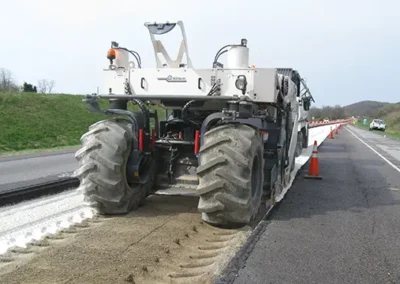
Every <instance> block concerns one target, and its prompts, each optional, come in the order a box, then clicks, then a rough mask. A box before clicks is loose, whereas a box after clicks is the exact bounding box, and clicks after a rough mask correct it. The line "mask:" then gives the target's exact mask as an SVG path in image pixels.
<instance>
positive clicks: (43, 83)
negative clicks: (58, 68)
mask: <svg viewBox="0 0 400 284" xmlns="http://www.w3.org/2000/svg"><path fill="white" fill-rule="evenodd" d="M55 84H56V82H55V81H54V80H50V81H49V80H46V79H41V80H39V81H38V92H39V93H42V94H45V93H51V92H52V91H53V89H54V85H55Z"/></svg>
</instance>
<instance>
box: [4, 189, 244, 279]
mask: <svg viewBox="0 0 400 284" xmlns="http://www.w3.org/2000/svg"><path fill="white" fill-rule="evenodd" d="M197 202H198V198H195V197H183V196H180V197H173V196H151V197H149V198H148V201H147V204H146V205H145V206H144V207H141V208H140V209H139V210H137V211H135V212H132V213H130V214H128V215H124V216H118V217H108V218H106V217H99V218H95V219H92V220H88V221H89V222H86V223H83V224H81V225H76V226H74V227H71V228H69V229H68V230H66V231H63V232H61V233H58V234H57V235H54V236H53V237H51V238H47V239H45V240H43V241H41V242H38V243H36V244H34V245H30V246H28V248H27V249H17V250H14V251H13V252H11V253H10V254H9V255H7V256H4V257H2V259H0V282H1V283H4V284H8V283H10V284H13V283H18V284H19V283H30V284H31V283H32V284H33V283H41V284H46V283H52V284H53V283H149V284H150V283H188V284H190V283H212V281H213V279H214V276H215V275H217V274H219V273H220V272H221V270H222V269H223V268H224V267H225V266H226V264H227V262H228V261H229V260H230V259H231V257H232V256H233V255H234V254H235V252H236V251H237V250H238V249H239V247H240V246H241V245H242V244H243V242H244V241H245V240H246V238H247V236H248V234H249V233H250V230H251V229H250V227H245V228H241V229H235V230H232V229H231V230H227V229H220V228H215V227H212V226H210V225H208V224H206V223H203V222H202V221H201V217H200V214H199V213H198V212H197Z"/></svg>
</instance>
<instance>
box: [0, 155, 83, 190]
mask: <svg viewBox="0 0 400 284" xmlns="http://www.w3.org/2000/svg"><path fill="white" fill-rule="evenodd" d="M75 151H76V150H64V151H58V152H54V153H42V154H27V155H19V156H9V157H2V158H0V192H1V191H5V190H11V189H16V188H19V187H23V186H28V185H34V184H38V183H41V182H47V181H54V180H57V179H60V178H63V177H68V176H70V175H71V174H72V173H73V171H74V170H75V169H76V168H77V166H78V163H77V161H76V160H75V158H74V153H75Z"/></svg>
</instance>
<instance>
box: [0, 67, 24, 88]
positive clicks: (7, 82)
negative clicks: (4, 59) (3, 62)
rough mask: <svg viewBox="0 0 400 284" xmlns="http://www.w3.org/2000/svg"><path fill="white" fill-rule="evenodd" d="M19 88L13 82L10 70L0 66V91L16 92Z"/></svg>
mask: <svg viewBox="0 0 400 284" xmlns="http://www.w3.org/2000/svg"><path fill="white" fill-rule="evenodd" d="M18 90H19V88H18V86H17V84H15V82H14V79H13V75H12V73H11V71H10V70H7V69H5V68H0V92H16V91H18Z"/></svg>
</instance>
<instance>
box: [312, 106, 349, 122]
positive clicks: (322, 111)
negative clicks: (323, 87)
mask: <svg viewBox="0 0 400 284" xmlns="http://www.w3.org/2000/svg"><path fill="white" fill-rule="evenodd" d="M346 115H347V114H346V111H345V109H344V108H343V107H341V106H340V105H335V106H323V107H322V108H318V107H311V108H310V116H311V117H312V118H314V120H323V119H325V118H328V119H342V118H345V117H346Z"/></svg>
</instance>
